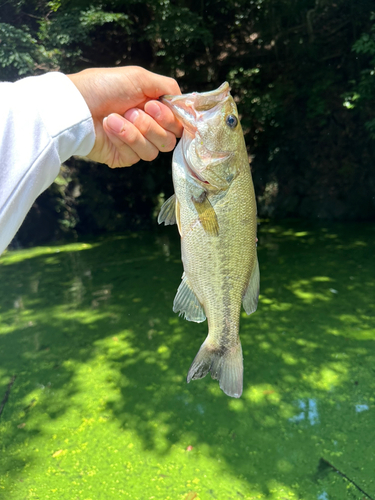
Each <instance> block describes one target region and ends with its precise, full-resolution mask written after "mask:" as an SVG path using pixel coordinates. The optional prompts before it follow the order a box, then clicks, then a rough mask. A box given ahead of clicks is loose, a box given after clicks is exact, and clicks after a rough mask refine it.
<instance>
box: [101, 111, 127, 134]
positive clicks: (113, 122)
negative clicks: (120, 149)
mask: <svg viewBox="0 0 375 500" xmlns="http://www.w3.org/2000/svg"><path fill="white" fill-rule="evenodd" d="M106 123H107V125H108V127H109V128H110V129H111V130H113V132H115V133H116V134H120V133H121V132H122V131H123V130H124V127H125V120H124V119H123V118H121V116H117V115H109V116H107V119H106Z"/></svg>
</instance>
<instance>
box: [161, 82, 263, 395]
mask: <svg viewBox="0 0 375 500" xmlns="http://www.w3.org/2000/svg"><path fill="white" fill-rule="evenodd" d="M160 100H161V102H163V103H164V104H165V105H167V106H168V107H169V108H170V109H171V110H172V112H173V113H174V115H175V116H176V117H177V118H178V119H179V120H180V121H181V122H182V124H183V127H184V129H183V134H182V137H181V139H180V141H179V142H178V144H177V146H176V148H175V150H174V152H173V159H172V177H173V186H174V194H173V195H172V196H171V197H170V198H168V199H167V200H166V201H165V203H164V204H163V205H162V207H161V210H160V213H159V216H158V223H159V224H162V223H164V224H165V225H172V224H177V227H178V231H179V234H180V238H181V258H182V263H183V268H184V272H183V275H182V281H181V284H180V286H179V288H178V290H177V294H176V297H175V299H174V302H173V311H174V312H175V313H179V314H180V316H184V317H185V319H187V320H189V321H195V322H197V323H200V322H203V321H205V319H206V318H207V322H208V335H207V337H206V339H205V341H204V342H203V344H202V345H201V347H200V349H199V351H198V353H197V355H196V356H195V358H194V360H193V362H192V364H191V367H190V369H189V371H188V375H187V382H188V383H189V382H190V381H191V380H196V379H200V378H203V377H205V376H206V375H207V373H208V372H210V373H211V377H212V378H213V379H216V380H218V381H219V385H220V388H221V389H222V391H223V392H224V393H225V394H227V395H228V396H231V397H234V398H239V397H240V396H241V394H242V391H243V354H242V347H241V341H240V338H239V326H240V314H241V304H242V305H243V307H244V310H245V312H246V313H247V314H252V313H253V312H255V310H256V309H257V305H258V297H259V282H260V273H259V264H258V258H257V246H256V236H257V207H256V198H255V192H254V186H253V181H252V176H251V171H250V164H249V156H248V153H247V149H246V144H245V140H244V135H243V131H242V128H241V124H240V119H239V116H238V111H237V106H236V104H235V102H234V99H233V97H232V96H231V94H230V88H229V84H228V82H225V83H223V84H222V85H221V86H220V87H219V88H218V89H216V90H212V91H209V92H201V93H199V92H192V93H189V94H182V95H176V96H162V97H161V98H160Z"/></svg>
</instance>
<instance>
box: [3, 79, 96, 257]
mask: <svg viewBox="0 0 375 500" xmlns="http://www.w3.org/2000/svg"><path fill="white" fill-rule="evenodd" d="M94 142H95V131H94V125H93V120H92V117H91V114H90V111H89V108H88V107H87V104H86V102H85V100H84V99H83V97H82V95H81V94H80V92H79V91H78V89H77V88H76V87H75V85H74V84H73V83H72V82H71V81H70V80H69V78H68V77H67V76H65V75H63V74H61V73H47V74H45V75H43V76H34V77H29V78H24V79H23V80H20V81H18V82H16V83H7V82H3V83H0V254H1V253H2V252H3V251H4V249H5V248H6V247H7V246H8V244H9V243H10V242H11V240H12V238H13V236H14V235H15V234H16V232H17V230H18V228H19V227H20V225H21V223H22V221H23V220H24V218H25V217H26V214H27V212H28V211H29V210H30V208H31V206H32V204H33V203H34V201H35V199H36V198H37V197H38V196H39V195H40V194H41V193H42V192H43V191H44V190H45V189H47V187H48V186H50V185H51V184H52V183H53V181H54V180H55V178H56V177H57V176H58V174H59V171H60V166H61V164H62V163H63V162H64V161H65V160H67V159H68V158H69V157H71V156H72V155H81V156H85V155H87V154H88V153H89V152H90V151H91V149H92V148H93V146H94Z"/></svg>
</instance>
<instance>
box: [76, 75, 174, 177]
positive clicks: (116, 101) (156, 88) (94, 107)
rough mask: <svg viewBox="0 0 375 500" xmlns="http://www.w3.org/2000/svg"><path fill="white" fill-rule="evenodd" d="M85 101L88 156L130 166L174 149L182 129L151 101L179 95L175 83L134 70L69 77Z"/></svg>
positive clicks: (109, 162)
mask: <svg viewBox="0 0 375 500" xmlns="http://www.w3.org/2000/svg"><path fill="white" fill-rule="evenodd" d="M68 77H69V78H70V80H71V81H72V82H73V83H74V84H75V86H76V87H77V88H78V90H79V91H80V92H81V94H82V96H83V98H84V99H85V101H86V103H87V105H88V107H89V109H90V111H91V114H92V117H93V120H94V126H95V135H96V139H95V144H94V147H93V149H92V150H91V152H90V153H89V154H88V155H87V157H88V158H90V159H91V160H94V161H97V162H100V163H106V164H107V165H108V166H109V167H111V168H117V167H129V166H131V165H133V164H134V163H137V162H138V161H139V160H140V159H142V160H146V161H151V160H154V159H155V158H156V157H157V156H158V154H159V151H172V149H173V148H174V147H175V145H176V137H180V136H181V134H182V125H181V124H180V122H179V121H178V120H177V119H176V118H175V117H174V115H173V113H172V111H171V110H170V109H169V108H167V106H165V105H164V104H162V103H161V102H159V101H156V100H155V99H158V98H159V97H160V96H162V95H165V94H172V95H177V94H180V93H181V92H180V89H179V86H178V84H177V82H176V81H175V80H173V79H172V78H168V77H165V76H161V75H157V74H155V73H151V72H150V71H147V70H145V69H143V68H140V67H137V66H126V67H121V68H92V69H86V70H84V71H81V72H80V73H75V74H72V75H68Z"/></svg>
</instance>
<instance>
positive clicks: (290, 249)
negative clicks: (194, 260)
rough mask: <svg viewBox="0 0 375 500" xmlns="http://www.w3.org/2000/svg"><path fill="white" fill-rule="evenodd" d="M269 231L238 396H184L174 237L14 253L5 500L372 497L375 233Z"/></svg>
mask: <svg viewBox="0 0 375 500" xmlns="http://www.w3.org/2000/svg"><path fill="white" fill-rule="evenodd" d="M259 233H260V234H259V245H258V250H259V261H260V268H261V297H260V302H259V307H258V311H257V312H256V313H255V314H253V315H252V316H250V317H247V316H246V314H245V313H243V316H242V319H241V338H242V345H243V352H244V366H245V375H244V393H243V396H242V398H241V399H239V400H235V399H231V398H228V397H227V396H225V394H223V393H222V392H221V391H220V389H219V386H218V383H217V381H213V380H211V378H209V377H206V378H205V379H203V380H200V381H193V382H192V383H190V384H189V385H187V384H186V381H185V380H186V374H187V371H188V369H189V366H190V363H191V361H192V360H193V358H194V356H195V354H196V352H197V351H198V349H199V347H200V345H201V343H202V342H203V340H204V338H205V336H206V333H207V324H206V322H205V323H202V324H195V323H189V322H187V321H185V320H183V319H181V318H179V317H178V316H177V315H175V314H174V313H173V312H172V303H173V298H174V295H175V292H176V290H177V287H178V285H179V282H180V278H181V274H182V267H181V262H180V255H179V242H178V238H177V235H176V230H175V228H174V227H173V228H163V230H162V231H160V232H158V233H155V234H125V235H119V236H116V237H109V238H103V239H97V240H94V241H87V242H80V243H73V244H68V245H53V246H49V247H38V248H34V249H30V250H22V251H15V252H7V253H5V254H4V255H3V256H2V257H1V259H0V280H1V285H0V321H1V322H0V404H1V400H3V397H4V396H5V395H8V399H7V401H6V402H5V399H6V398H4V400H3V402H5V404H4V405H3V410H2V413H1V415H0V450H1V454H0V498H6V499H12V500H21V499H22V500H23V499H37V498H40V499H43V500H44V499H57V498H58V499H67V500H68V499H69V500H75V499H77V500H78V499H79V500H98V499H105V500H111V499H116V500H117V499H119V498H124V499H126V498H131V499H134V500H137V499H139V500H145V499H163V500H166V499H171V500H172V499H173V500H175V499H178V500H180V499H181V500H193V499H196V500H199V499H200V500H206V499H207V500H211V499H219V500H223V499H248V500H250V499H270V500H294V499H303V500H346V499H355V500H363V499H367V498H370V499H375V453H374V446H375V425H374V422H375V350H374V345H375V342H374V341H375V306H374V302H375V301H374V299H375V280H374V278H375V264H374V243H375V230H374V228H373V226H371V225H340V226H337V225H332V226H325V227H314V226H312V227H310V226H306V224H302V223H293V224H292V223H285V224H282V225H278V226H275V225H270V224H262V225H261V227H260V231H259ZM14 377H15V378H14ZM2 495H3V496H2Z"/></svg>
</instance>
